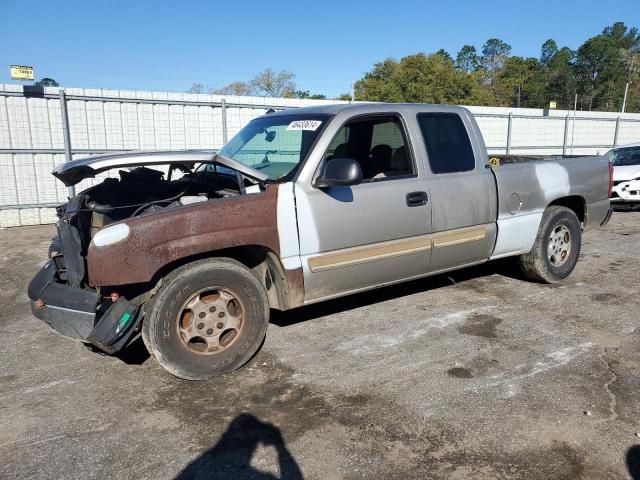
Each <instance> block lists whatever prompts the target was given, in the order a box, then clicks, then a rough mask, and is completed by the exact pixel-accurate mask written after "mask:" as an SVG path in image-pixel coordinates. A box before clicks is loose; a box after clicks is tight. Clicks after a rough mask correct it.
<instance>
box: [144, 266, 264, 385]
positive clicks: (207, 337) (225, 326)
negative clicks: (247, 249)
mask: <svg viewBox="0 0 640 480" xmlns="http://www.w3.org/2000/svg"><path fill="white" fill-rule="evenodd" d="M268 323H269V302H268V300H267V294H266V292H265V290H264V288H263V287H262V285H261V284H260V282H259V281H258V279H257V278H256V276H255V275H254V274H253V273H252V272H251V271H250V270H249V269H247V268H246V267H245V266H244V265H242V264H241V263H239V262H237V261H235V260H232V259H228V258H215V259H205V260H199V261H196V262H193V263H189V264H187V265H184V266H182V267H180V268H178V269H176V270H174V271H173V272H171V273H170V274H169V275H168V276H167V277H165V278H164V279H163V281H162V286H161V287H160V289H159V290H158V291H157V292H156V294H155V295H154V296H153V298H152V299H151V300H150V302H149V304H148V305H147V306H145V319H144V320H143V325H142V337H143V340H144V343H145V345H146V346H147V349H148V350H149V352H150V353H151V354H152V355H153V356H154V357H155V359H156V360H157V361H158V363H160V365H162V366H163V367H164V368H165V369H166V370H167V371H169V372H170V373H171V374H173V375H175V376H177V377H180V378H184V379H187V380H200V379H204V378H210V377H214V376H217V375H222V374H225V373H228V372H231V371H233V370H235V369H237V368H239V367H241V366H242V365H244V364H245V363H246V362H247V361H249V359H250V358H251V357H252V356H253V355H254V354H255V353H256V352H257V351H258V349H259V348H260V346H261V344H262V341H263V340H264V337H265V333H266V330H267V325H268Z"/></svg>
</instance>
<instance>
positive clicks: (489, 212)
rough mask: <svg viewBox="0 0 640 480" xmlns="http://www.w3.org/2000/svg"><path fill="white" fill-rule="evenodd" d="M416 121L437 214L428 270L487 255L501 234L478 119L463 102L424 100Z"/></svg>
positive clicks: (433, 224)
mask: <svg viewBox="0 0 640 480" xmlns="http://www.w3.org/2000/svg"><path fill="white" fill-rule="evenodd" d="M417 122H418V126H419V130H420V141H416V142H415V143H416V146H417V149H416V151H417V152H419V154H420V156H421V158H422V159H423V161H424V163H425V168H426V170H427V172H428V174H427V182H428V186H429V192H430V196H429V201H430V203H431V215H432V232H433V236H432V239H433V250H432V253H431V263H430V265H429V271H431V272H436V271H440V270H446V269H449V268H453V267H457V266H462V265H469V264H473V263H478V262H481V261H484V260H486V259H488V258H489V256H490V254H491V251H492V249H493V246H494V243H495V238H496V223H495V222H496V216H497V212H496V210H497V198H496V197H497V195H496V193H497V192H496V183H495V178H494V176H493V174H492V172H491V170H490V169H488V168H486V158H487V154H486V150H485V147H484V142H483V141H482V137H481V135H480V132H479V131H478V128H477V125H476V123H475V120H474V119H473V118H472V116H471V114H470V113H469V112H468V111H467V110H465V109H461V108H459V107H443V106H436V107H428V106H425V107H424V108H423V109H421V111H419V112H418V113H417Z"/></svg>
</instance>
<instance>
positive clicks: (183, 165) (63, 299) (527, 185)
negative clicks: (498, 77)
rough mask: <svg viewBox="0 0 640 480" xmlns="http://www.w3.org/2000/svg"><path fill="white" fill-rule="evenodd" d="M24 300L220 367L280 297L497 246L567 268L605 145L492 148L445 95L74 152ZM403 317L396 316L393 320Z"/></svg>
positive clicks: (50, 316) (551, 277)
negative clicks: (575, 150) (527, 157)
mask: <svg viewBox="0 0 640 480" xmlns="http://www.w3.org/2000/svg"><path fill="white" fill-rule="evenodd" d="M115 169H121V170H120V172H119V178H107V179H106V180H104V181H103V182H102V183H99V184H97V185H94V186H93V187H91V188H88V189H86V190H84V191H83V192H81V193H79V194H78V195H76V196H74V197H73V198H71V199H70V200H69V202H68V203H66V204H64V205H61V206H60V207H59V208H58V217H59V222H58V224H57V228H58V235H57V236H56V237H55V238H54V240H53V243H52V244H51V247H50V250H49V257H50V259H49V261H48V262H47V263H46V265H45V266H44V267H43V269H42V270H41V271H40V272H39V273H38V274H37V275H36V276H35V278H34V279H33V280H32V281H31V283H30V285H29V288H28V293H29V297H30V298H31V300H32V309H33V313H34V314H35V315H36V316H37V317H39V318H41V319H43V320H44V321H46V322H47V323H49V324H50V325H51V326H52V327H53V328H54V329H56V330H57V331H58V332H60V333H62V334H64V335H66V336H68V337H72V338H74V339H77V340H80V341H82V342H86V343H91V344H93V345H95V346H96V347H97V348H99V349H101V350H103V351H104V352H107V353H115V352H118V351H120V350H121V349H123V348H125V347H127V346H128V345H129V344H130V343H131V342H132V341H133V340H134V339H135V338H137V337H138V336H139V335H142V338H143V340H144V343H145V345H146V346H147V348H148V350H149V351H150V352H151V354H152V355H153V356H154V357H155V359H156V360H157V361H158V362H159V363H160V364H161V365H162V366H163V367H164V368H166V369H167V370H168V371H169V372H171V373H172V374H174V375H176V376H178V377H181V378H185V379H202V378H207V377H211V376H215V375H219V374H223V373H225V372H230V371H232V370H234V369H236V368H238V367H240V366H242V365H243V364H244V363H246V362H247V361H248V360H249V359H250V358H251V357H252V355H254V354H255V353H256V352H257V350H258V349H259V348H260V346H261V344H262V342H263V340H264V337H265V334H266V330H267V324H268V322H269V313H270V309H277V310H288V309H292V308H295V307H299V306H302V305H308V304H311V303H314V302H319V301H323V300H328V299H332V298H336V297H341V296H345V295H349V294H352V293H355V292H360V291H363V290H367V289H372V288H376V287H381V286H384V285H390V284H393V283H398V282H403V281H407V280H411V279H416V278H420V277H426V276H428V275H434V274H437V273H440V272H445V271H447V270H452V269H458V268H461V267H465V266H469V265H474V264H478V263H481V262H485V261H487V260H491V259H496V258H502V257H510V256H512V257H517V259H518V261H519V263H520V264H521V266H522V269H523V271H524V273H525V274H526V275H527V276H528V277H530V278H532V279H535V280H538V281H544V282H557V281H559V280H561V279H564V278H565V277H567V276H568V275H569V274H570V273H571V271H572V270H573V269H574V267H575V265H576V262H577V261H578V256H579V253H580V246H581V235H582V231H584V230H587V229H589V228H592V227H597V226H599V225H603V224H605V223H606V222H607V221H608V220H609V217H610V215H611V210H610V205H609V195H610V192H611V166H610V165H609V163H608V162H607V160H606V159H605V158H603V157H582V158H558V159H552V160H544V161H543V160H535V161H528V162H524V163H522V162H521V163H512V164H503V165H498V164H497V162H493V161H492V162H490V161H489V158H488V155H487V151H486V148H485V145H484V142H483V139H482V136H481V133H480V131H479V129H478V126H477V124H476V123H475V121H474V119H473V116H472V115H471V114H470V112H469V111H467V110H466V109H464V108H461V107H455V106H442V105H393V104H358V105H333V106H322V107H310V108H301V109H297V110H288V111H281V112H275V113H269V114H267V115H264V116H262V117H259V118H257V119H254V120H253V121H251V122H250V123H248V124H247V126H245V127H244V128H243V129H242V130H241V131H240V132H239V133H238V134H237V135H236V136H235V137H234V138H233V139H232V140H231V141H230V142H229V143H228V144H227V145H225V146H224V148H222V149H221V150H220V151H219V152H218V153H214V152H202V151H186V152H155V153H140V152H138V153H127V154H121V155H108V156H101V157H94V158H85V159H81V160H75V161H73V162H69V163H67V164H64V165H62V166H60V167H58V169H57V170H56V171H54V173H53V174H54V175H55V176H56V177H57V178H58V179H60V180H61V181H62V182H64V183H65V184H66V185H67V186H70V185H74V184H76V183H78V182H80V181H81V180H83V179H86V178H89V177H94V176H95V175H97V174H99V173H101V172H106V171H108V170H115ZM392 321H399V319H392Z"/></svg>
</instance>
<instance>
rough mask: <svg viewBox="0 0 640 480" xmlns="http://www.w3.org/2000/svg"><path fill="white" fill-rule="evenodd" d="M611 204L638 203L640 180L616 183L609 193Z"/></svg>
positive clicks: (639, 198) (639, 199)
mask: <svg viewBox="0 0 640 480" xmlns="http://www.w3.org/2000/svg"><path fill="white" fill-rule="evenodd" d="M611 202H618V203H623V202H628V203H635V202H640V180H627V181H623V182H616V184H615V185H614V187H613V190H612V192H611Z"/></svg>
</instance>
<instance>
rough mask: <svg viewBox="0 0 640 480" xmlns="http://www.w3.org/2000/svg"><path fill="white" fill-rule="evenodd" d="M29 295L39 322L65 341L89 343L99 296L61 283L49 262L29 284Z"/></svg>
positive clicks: (53, 266) (55, 268)
mask: <svg viewBox="0 0 640 480" xmlns="http://www.w3.org/2000/svg"><path fill="white" fill-rule="evenodd" d="M27 293H28V295H29V299H31V310H32V311H33V314H34V315H35V316H36V317H37V318H39V319H40V320H44V321H45V322H47V323H48V324H49V325H51V326H52V327H53V328H54V330H56V331H57V332H58V333H60V334H62V335H64V336H65V337H69V338H71V339H73V340H80V341H87V337H88V336H89V334H90V333H91V331H92V330H93V327H94V324H95V320H96V312H97V308H98V303H99V301H100V296H99V295H98V294H97V293H96V292H93V291H91V290H84V289H82V288H78V287H73V286H71V285H68V284H65V283H62V282H60V281H59V279H58V269H57V267H56V264H55V262H54V261H53V260H49V261H48V262H47V263H46V265H45V266H44V267H42V269H41V270H40V271H39V272H38V273H37V274H36V276H35V277H33V279H32V280H31V282H30V283H29V287H28V288H27Z"/></svg>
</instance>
